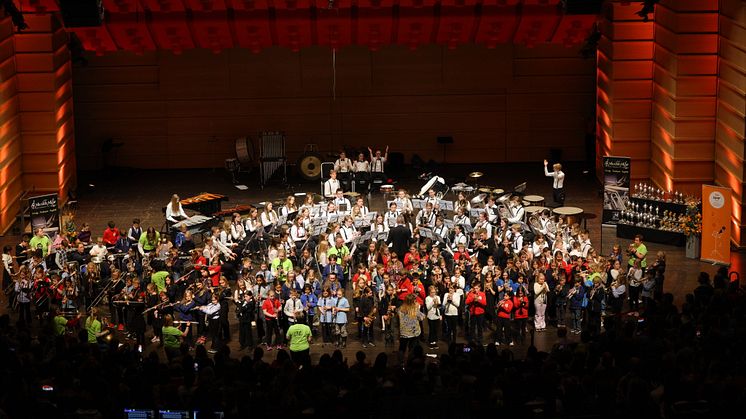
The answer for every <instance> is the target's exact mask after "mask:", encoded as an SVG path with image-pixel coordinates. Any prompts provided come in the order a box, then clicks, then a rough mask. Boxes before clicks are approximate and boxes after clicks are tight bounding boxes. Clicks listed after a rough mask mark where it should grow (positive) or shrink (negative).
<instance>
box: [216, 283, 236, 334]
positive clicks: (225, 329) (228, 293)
mask: <svg viewBox="0 0 746 419" xmlns="http://www.w3.org/2000/svg"><path fill="white" fill-rule="evenodd" d="M219 289H220V333H221V337H222V341H223V342H224V343H227V342H230V341H231V330H230V323H229V321H228V309H229V307H230V306H229V303H230V302H231V301H233V291H232V290H231V287H230V285H229V284H228V280H227V279H225V277H223V278H220V288H219Z"/></svg>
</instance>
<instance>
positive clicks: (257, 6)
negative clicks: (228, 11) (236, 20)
mask: <svg viewBox="0 0 746 419" xmlns="http://www.w3.org/2000/svg"><path fill="white" fill-rule="evenodd" d="M225 1H226V4H227V5H228V7H230V8H232V9H233V10H235V11H239V10H247V11H251V10H266V9H268V8H269V3H268V2H269V0H225Z"/></svg>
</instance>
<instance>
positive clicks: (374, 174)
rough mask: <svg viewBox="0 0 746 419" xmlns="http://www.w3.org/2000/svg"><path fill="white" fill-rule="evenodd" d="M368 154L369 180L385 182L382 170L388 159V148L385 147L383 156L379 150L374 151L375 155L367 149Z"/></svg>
mask: <svg viewBox="0 0 746 419" xmlns="http://www.w3.org/2000/svg"><path fill="white" fill-rule="evenodd" d="M368 153H370V177H371V180H375V179H380V180H381V181H385V180H386V173H385V170H384V164H385V163H386V161H388V157H389V146H386V152H385V154H383V155H381V150H376V153H375V155H374V154H373V149H372V148H370V147H368Z"/></svg>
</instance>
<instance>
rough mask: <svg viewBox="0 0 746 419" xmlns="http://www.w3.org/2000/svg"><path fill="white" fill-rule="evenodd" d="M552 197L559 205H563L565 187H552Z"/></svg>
mask: <svg viewBox="0 0 746 419" xmlns="http://www.w3.org/2000/svg"><path fill="white" fill-rule="evenodd" d="M552 198H553V199H554V202H556V203H557V204H559V206H563V205H565V188H564V187H562V188H552Z"/></svg>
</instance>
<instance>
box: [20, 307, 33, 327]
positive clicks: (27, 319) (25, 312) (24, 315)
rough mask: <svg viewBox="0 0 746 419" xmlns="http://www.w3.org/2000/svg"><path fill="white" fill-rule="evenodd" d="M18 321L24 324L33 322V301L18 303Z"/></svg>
mask: <svg viewBox="0 0 746 419" xmlns="http://www.w3.org/2000/svg"><path fill="white" fill-rule="evenodd" d="M18 321H19V322H20V323H21V324H23V325H30V324H31V303H30V302H29V303H18Z"/></svg>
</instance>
